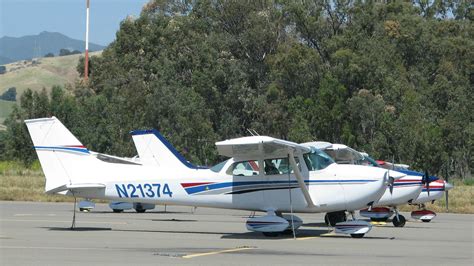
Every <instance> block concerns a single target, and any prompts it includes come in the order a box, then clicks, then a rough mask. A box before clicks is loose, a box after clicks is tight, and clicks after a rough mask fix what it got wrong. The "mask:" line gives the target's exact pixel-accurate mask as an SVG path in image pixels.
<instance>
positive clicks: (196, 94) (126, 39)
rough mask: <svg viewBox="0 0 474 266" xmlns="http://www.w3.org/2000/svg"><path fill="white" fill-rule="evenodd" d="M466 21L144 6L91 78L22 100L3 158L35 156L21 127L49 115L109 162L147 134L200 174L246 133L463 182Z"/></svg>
mask: <svg viewBox="0 0 474 266" xmlns="http://www.w3.org/2000/svg"><path fill="white" fill-rule="evenodd" d="M473 18H474V11H473V6H472V4H471V3H470V2H469V1H462V0H460V1H454V0H449V1H424V0H415V1H413V2H407V1H362V0H346V1H342V0H341V1H335V0H334V1H329V0H326V1H316V0H315V1H289V0H288V1H286V0H281V1H221V0H218V1H211V0H203V1H188V0H181V1H177V0H174V1H173V0H169V1H166V0H156V1H150V2H149V3H148V4H146V5H145V6H144V7H143V10H142V12H141V15H140V16H139V17H138V18H127V19H125V20H124V21H122V22H121V25H120V30H119V31H118V32H117V34H116V39H115V41H114V42H112V43H111V44H110V45H109V46H108V47H107V48H106V49H105V50H104V51H103V53H102V55H101V56H93V57H92V58H91V59H90V66H89V71H90V73H89V77H90V79H89V82H87V83H85V82H78V83H77V84H75V86H72V87H70V88H62V87H58V86H56V87H53V88H52V89H51V90H50V91H51V92H50V93H47V92H46V90H43V91H42V92H32V91H29V90H28V91H26V92H25V93H24V94H23V95H22V96H21V100H20V105H19V106H17V107H16V108H15V109H14V111H13V113H12V114H11V116H10V117H9V118H8V119H7V120H6V121H5V124H6V125H7V127H8V130H7V131H6V132H4V133H3V136H0V148H3V149H4V150H5V152H3V153H2V154H3V159H5V158H15V159H20V160H23V161H25V162H30V161H32V160H35V158H36V157H35V154H34V152H33V150H32V147H31V143H30V142H31V141H30V139H29V138H28V135H27V132H26V127H25V126H24V124H23V123H22V120H23V119H26V118H34V117H41V116H50V115H55V116H57V117H58V118H59V119H60V120H62V121H63V122H64V123H65V124H66V126H68V127H69V128H70V130H71V131H72V132H73V133H74V134H76V135H77V136H78V138H79V139H80V140H81V141H82V142H83V143H84V144H85V145H86V146H87V147H88V148H90V149H92V150H96V151H99V152H105V153H111V154H115V155H120V156H133V155H135V154H136V151H135V149H134V146H133V143H132V141H131V137H130V135H129V131H130V130H134V129H147V128H156V129H158V130H159V131H161V132H162V133H163V134H164V135H165V136H166V137H167V138H168V139H169V140H170V142H171V143H173V144H174V145H175V146H176V147H177V149H178V150H180V151H181V152H182V153H184V154H185V156H186V158H187V159H188V160H190V161H191V162H193V163H197V164H212V163H215V162H217V161H219V160H220V159H222V158H219V156H218V155H217V153H216V150H215V147H214V142H215V141H218V140H223V139H228V138H233V137H239V136H243V135H248V130H249V129H252V130H255V131H256V132H258V133H259V134H260V135H270V136H274V137H277V138H283V139H288V140H291V141H295V142H306V141H312V140H321V141H329V142H333V143H344V144H347V145H349V146H351V147H353V148H355V149H357V150H359V151H365V152H368V153H369V154H371V155H372V157H374V158H377V159H385V160H389V161H392V160H394V161H395V162H400V163H407V164H409V165H411V166H412V167H413V168H415V169H420V170H425V169H426V170H429V171H430V172H431V173H443V174H444V173H445V171H449V174H450V175H452V176H458V177H462V178H465V177H470V176H471V171H472V167H473V161H474V160H473V147H474V145H473V140H474V124H473V114H474V110H473V107H472V106H473V104H472V103H473V94H474V93H473V91H474V90H473V83H474V75H473V72H474V71H473V61H474V38H473V37H474V36H473V35H474V28H473V26H472V19H473ZM83 64H84V60H81V61H80V63H79V65H78V66H77V70H78V71H79V73H80V74H81V75H83V74H84V73H83V71H84V67H83Z"/></svg>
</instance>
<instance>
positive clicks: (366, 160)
mask: <svg viewBox="0 0 474 266" xmlns="http://www.w3.org/2000/svg"><path fill="white" fill-rule="evenodd" d="M362 165H368V166H374V167H380V165H379V164H378V163H377V162H376V161H375V160H374V159H372V157H370V156H364V160H363V161H362Z"/></svg>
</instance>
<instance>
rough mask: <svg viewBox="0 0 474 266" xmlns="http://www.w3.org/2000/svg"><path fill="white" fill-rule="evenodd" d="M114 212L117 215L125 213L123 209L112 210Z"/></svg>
mask: <svg viewBox="0 0 474 266" xmlns="http://www.w3.org/2000/svg"><path fill="white" fill-rule="evenodd" d="M112 210H113V211H114V212H115V213H121V212H123V210H122V209H112Z"/></svg>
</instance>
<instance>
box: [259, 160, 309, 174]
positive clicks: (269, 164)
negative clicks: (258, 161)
mask: <svg viewBox="0 0 474 266" xmlns="http://www.w3.org/2000/svg"><path fill="white" fill-rule="evenodd" d="M295 161H296V164H297V165H298V168H299V169H300V170H301V166H300V165H299V160H298V157H295ZM263 163H264V170H265V174H266V175H282V174H288V171H290V173H293V168H292V167H291V165H290V164H289V162H288V158H275V159H266V160H264V161H263Z"/></svg>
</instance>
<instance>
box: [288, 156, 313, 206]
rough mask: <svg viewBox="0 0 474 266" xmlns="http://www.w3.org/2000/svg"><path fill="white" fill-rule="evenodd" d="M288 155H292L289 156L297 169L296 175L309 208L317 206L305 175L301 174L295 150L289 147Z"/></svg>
mask: <svg viewBox="0 0 474 266" xmlns="http://www.w3.org/2000/svg"><path fill="white" fill-rule="evenodd" d="M288 155H290V156H289V157H290V164H291V167H292V168H293V169H294V171H295V176H296V180H298V185H299V186H300V188H301V191H302V192H303V195H304V198H305V200H306V203H307V204H308V206H307V207H308V208H314V207H316V206H315V205H314V203H313V200H312V199H311V195H309V191H308V188H307V187H306V184H305V183H304V179H303V176H302V175H301V172H300V169H299V168H298V166H297V165H296V161H295V155H294V151H293V149H292V148H289V149H288Z"/></svg>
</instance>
